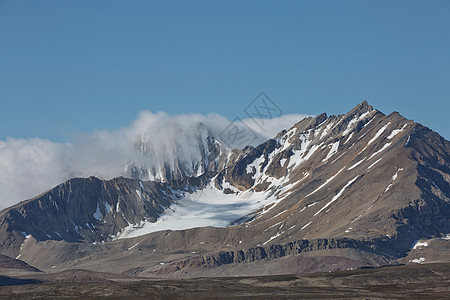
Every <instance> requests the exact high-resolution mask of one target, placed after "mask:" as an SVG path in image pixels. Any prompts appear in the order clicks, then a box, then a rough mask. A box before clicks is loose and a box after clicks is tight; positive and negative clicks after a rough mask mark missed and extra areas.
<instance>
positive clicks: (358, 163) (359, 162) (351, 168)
mask: <svg viewBox="0 0 450 300" xmlns="http://www.w3.org/2000/svg"><path fill="white" fill-rule="evenodd" d="M365 159H366V158H363V159H361V160H360V161H358V162H357V163H356V164H354V165H353V166H351V167H350V168H348V169H347V170H353V169H354V168H356V167H357V166H359V165H360V164H361V163H362V162H363V161H364V160H365Z"/></svg>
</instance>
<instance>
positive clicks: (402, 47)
mask: <svg viewBox="0 0 450 300" xmlns="http://www.w3.org/2000/svg"><path fill="white" fill-rule="evenodd" d="M260 91H265V92H266V93H267V94H268V95H269V96H271V97H272V99H274V100H275V101H276V102H277V104H278V106H280V107H281V108H282V110H283V111H284V113H305V114H318V113H321V112H328V113H329V114H340V113H344V112H346V111H348V110H349V109H350V108H352V107H353V106H355V105H356V104H357V103H359V102H361V101H363V100H365V99H367V100H368V101H369V103H370V104H371V105H373V106H374V107H375V108H378V109H379V110H381V111H383V112H385V113H390V112H391V111H394V110H397V111H400V112H401V113H402V114H403V115H404V116H405V117H407V118H409V119H414V120H415V121H418V122H420V123H422V124H424V125H426V126H428V127H431V128H432V129H433V130H435V131H437V132H439V133H440V134H441V135H443V136H444V137H446V138H447V139H449V138H450V126H449V108H450V107H449V106H450V1H439V0H434V1H362V0H358V1H111V0H108V1H98V0H97V1H87V0H86V1H60V0H54V1H47V0H40V1H21V0H11V1H2V0H0V101H1V108H0V128H1V131H0V139H5V138H6V137H7V136H10V137H16V138H21V137H42V138H49V139H51V140H53V141H67V140H69V139H70V135H71V133H73V132H76V131H84V132H92V131H93V130H95V129H115V128H120V127H123V126H126V125H127V124H129V123H130V122H132V121H133V120H134V119H135V118H136V116H137V113H138V112H139V111H141V110H144V109H147V110H151V111H153V112H156V111H160V110H162V111H167V112H169V113H172V114H175V113H189V112H199V113H209V112H217V113H220V114H222V115H225V116H227V117H229V118H234V117H235V116H241V117H243V116H245V115H244V114H243V112H242V109H243V108H244V107H245V105H246V104H247V103H248V102H250V101H251V100H252V99H253V98H254V97H255V96H256V95H257V94H258V93H259V92H260Z"/></svg>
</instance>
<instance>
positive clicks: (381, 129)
mask: <svg viewBox="0 0 450 300" xmlns="http://www.w3.org/2000/svg"><path fill="white" fill-rule="evenodd" d="M389 124H391V122H388V123H387V124H386V125H384V126H383V127H381V128H380V129H379V130H378V131H377V133H376V134H375V135H374V137H373V138H372V139H371V140H370V141H369V142H368V143H367V146H369V145H370V144H372V143H373V142H375V140H376V139H377V138H378V137H379V136H380V135H381V134H382V133H383V132H384V131H385V130H386V128H387V127H388V126H389Z"/></svg>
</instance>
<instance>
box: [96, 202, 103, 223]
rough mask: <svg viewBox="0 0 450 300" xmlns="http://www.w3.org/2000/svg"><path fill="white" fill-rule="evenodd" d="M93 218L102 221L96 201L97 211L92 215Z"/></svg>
mask: <svg viewBox="0 0 450 300" xmlns="http://www.w3.org/2000/svg"><path fill="white" fill-rule="evenodd" d="M94 218H95V219H97V220H98V221H100V220H101V219H102V215H101V214H100V207H99V206H98V201H97V210H96V211H95V213H94Z"/></svg>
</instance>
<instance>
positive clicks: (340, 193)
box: [314, 175, 359, 216]
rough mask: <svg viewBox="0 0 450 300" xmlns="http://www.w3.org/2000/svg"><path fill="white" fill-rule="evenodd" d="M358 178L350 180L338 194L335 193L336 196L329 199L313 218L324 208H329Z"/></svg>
mask: <svg viewBox="0 0 450 300" xmlns="http://www.w3.org/2000/svg"><path fill="white" fill-rule="evenodd" d="M358 177H359V175H358V176H356V177H355V178H353V179H352V180H350V181H349V182H348V183H347V184H346V185H345V186H344V187H343V188H342V189H341V190H340V191H339V193H337V195H335V196H334V197H333V199H331V201H330V202H328V203H327V204H325V206H324V207H322V208H321V209H320V210H319V211H318V212H316V213H315V214H314V216H317V215H318V214H319V213H321V212H322V211H323V210H324V209H325V208H327V207H328V206H330V205H331V204H332V203H333V202H334V201H336V200H337V199H338V198H339V197H340V196H341V195H342V194H343V193H344V191H345V189H346V188H347V187H348V186H350V185H351V184H352V183H353V182H355V180H356V179H358Z"/></svg>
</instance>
